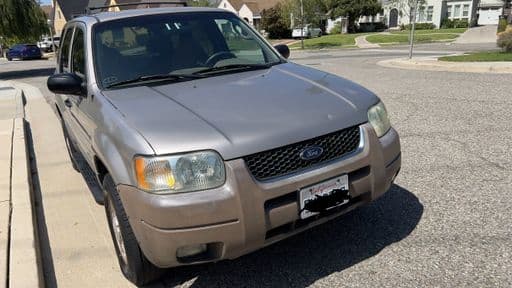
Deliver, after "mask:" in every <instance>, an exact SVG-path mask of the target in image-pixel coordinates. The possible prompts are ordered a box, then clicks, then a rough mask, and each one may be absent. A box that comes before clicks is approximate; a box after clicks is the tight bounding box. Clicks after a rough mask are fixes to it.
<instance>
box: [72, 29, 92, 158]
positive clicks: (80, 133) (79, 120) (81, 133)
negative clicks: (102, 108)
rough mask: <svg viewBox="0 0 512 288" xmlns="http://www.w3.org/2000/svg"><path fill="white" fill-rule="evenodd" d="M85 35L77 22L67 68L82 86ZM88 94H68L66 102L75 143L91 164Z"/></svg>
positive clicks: (89, 98) (84, 80)
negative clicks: (78, 78)
mask: <svg viewBox="0 0 512 288" xmlns="http://www.w3.org/2000/svg"><path fill="white" fill-rule="evenodd" d="M85 35H86V30H85V25H82V24H80V23H77V25H76V26H75V31H74V33H73V41H72V43H71V51H70V56H69V69H70V73H73V74H75V75H77V76H78V77H80V78H81V79H82V82H83V87H88V85H87V81H88V77H87V74H88V71H87V65H86V59H87V53H86V49H85V47H86V42H85V39H86V38H85ZM88 94H89V93H87V91H86V92H85V93H84V94H83V95H68V101H69V102H70V103H68V106H70V107H68V108H69V112H70V116H71V117H70V118H71V120H72V121H73V124H74V125H75V128H74V131H75V137H76V141H77V144H78V145H79V147H80V150H81V151H82V154H83V156H84V158H85V159H86V160H87V162H89V164H92V159H93V156H94V152H93V150H92V137H91V134H92V133H93V130H94V128H93V127H94V121H93V119H92V118H91V116H90V114H91V111H92V109H94V107H93V104H94V103H93V101H94V97H93V96H92V95H88ZM69 104H71V105H69Z"/></svg>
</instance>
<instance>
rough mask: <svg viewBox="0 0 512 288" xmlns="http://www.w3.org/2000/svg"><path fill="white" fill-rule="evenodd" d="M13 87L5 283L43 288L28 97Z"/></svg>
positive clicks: (12, 285) (10, 285)
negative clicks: (29, 145)
mask: <svg viewBox="0 0 512 288" xmlns="http://www.w3.org/2000/svg"><path fill="white" fill-rule="evenodd" d="M14 90H15V101H16V105H15V110H16V111H15V114H14V117H13V118H14V119H13V120H12V121H13V126H12V138H11V140H12V146H11V149H12V150H11V151H12V152H11V167H10V168H11V171H10V172H11V173H10V191H9V192H10V193H9V195H10V201H9V202H10V217H9V220H10V221H9V222H10V223H9V231H8V241H7V243H8V245H7V247H6V248H7V253H6V254H5V255H8V259H7V261H8V262H7V267H6V268H7V270H6V271H5V272H7V275H6V276H7V278H6V281H5V282H3V283H5V284H6V285H7V287H42V286H43V283H44V282H43V278H42V273H41V266H40V265H39V252H38V251H39V249H38V247H39V245H38V241H37V237H36V233H37V232H36V231H37V230H36V229H35V228H36V226H35V223H36V221H35V214H34V211H33V205H32V196H31V195H32V192H31V188H30V187H31V185H30V183H31V181H30V176H29V175H31V174H30V165H29V162H28V161H29V160H30V159H29V158H28V152H27V141H26V137H25V119H24V118H25V110H24V104H25V100H24V95H23V91H22V90H20V89H18V88H14ZM2 248H3V247H2ZM2 254H3V253H2ZM2 274H3V272H2ZM1 277H2V276H0V278H1Z"/></svg>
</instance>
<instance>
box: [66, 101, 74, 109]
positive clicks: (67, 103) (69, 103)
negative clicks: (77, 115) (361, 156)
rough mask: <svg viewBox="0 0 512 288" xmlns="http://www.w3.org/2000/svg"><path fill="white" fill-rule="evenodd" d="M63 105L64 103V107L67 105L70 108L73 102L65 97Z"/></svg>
mask: <svg viewBox="0 0 512 288" xmlns="http://www.w3.org/2000/svg"><path fill="white" fill-rule="evenodd" d="M64 105H66V107H68V108H71V106H73V103H71V100H69V99H66V100H64Z"/></svg>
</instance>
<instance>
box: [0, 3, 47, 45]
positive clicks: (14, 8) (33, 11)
mask: <svg viewBox="0 0 512 288" xmlns="http://www.w3.org/2000/svg"><path fill="white" fill-rule="evenodd" d="M0 15H2V16H1V18H0V35H1V36H2V37H4V38H5V39H8V40H7V41H8V42H10V41H9V40H11V41H12V40H13V39H15V40H16V41H19V42H35V41H37V39H39V37H41V35H43V34H46V33H48V26H47V24H46V15H45V14H44V12H43V10H42V9H41V7H39V5H38V4H37V2H36V1H35V0H0Z"/></svg>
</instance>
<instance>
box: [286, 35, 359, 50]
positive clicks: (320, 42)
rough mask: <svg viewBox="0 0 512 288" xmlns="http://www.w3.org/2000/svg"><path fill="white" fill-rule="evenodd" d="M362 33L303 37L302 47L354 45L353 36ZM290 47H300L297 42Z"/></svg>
mask: <svg viewBox="0 0 512 288" xmlns="http://www.w3.org/2000/svg"><path fill="white" fill-rule="evenodd" d="M361 35H364V34H336V35H325V36H322V37H319V38H311V39H304V48H306V49H320V48H329V47H344V46H354V45H356V41H355V38H356V37H357V36H361ZM290 48H300V40H299V42H297V43H295V44H293V45H291V46H290Z"/></svg>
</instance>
